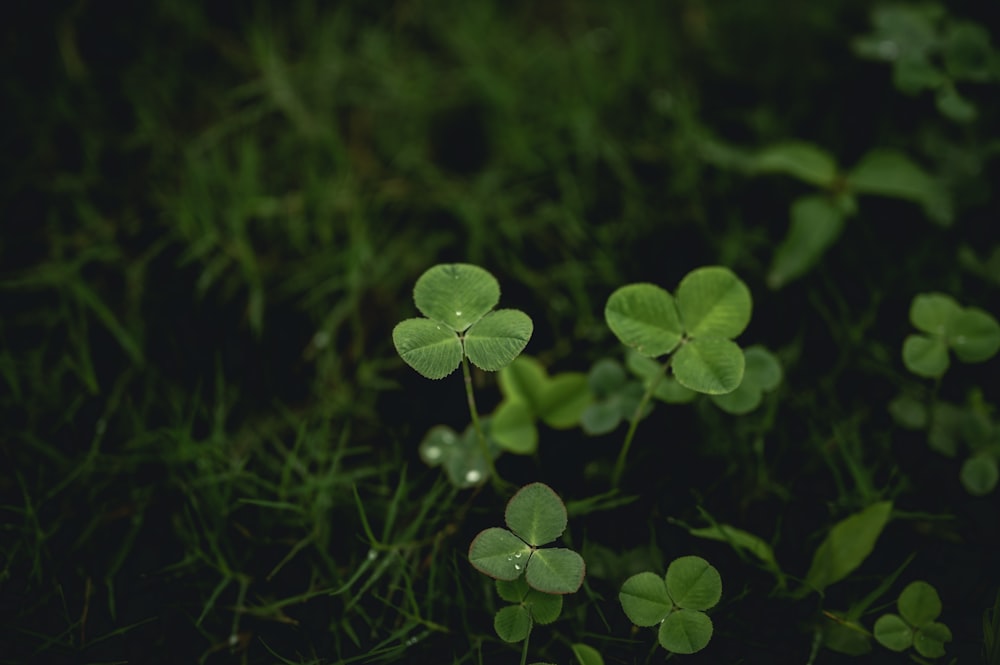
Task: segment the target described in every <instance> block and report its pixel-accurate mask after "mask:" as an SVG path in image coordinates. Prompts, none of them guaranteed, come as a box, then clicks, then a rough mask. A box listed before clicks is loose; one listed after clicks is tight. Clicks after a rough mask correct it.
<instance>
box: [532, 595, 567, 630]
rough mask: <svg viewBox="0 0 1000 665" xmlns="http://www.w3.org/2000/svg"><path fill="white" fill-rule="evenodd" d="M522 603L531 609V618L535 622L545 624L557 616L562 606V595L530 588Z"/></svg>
mask: <svg viewBox="0 0 1000 665" xmlns="http://www.w3.org/2000/svg"><path fill="white" fill-rule="evenodd" d="M524 604H525V606H526V607H527V608H528V609H529V610H530V611H531V618H532V619H534V620H535V622H536V623H539V624H542V625H545V624H548V623H552V622H553V621H555V620H556V619H558V618H559V614H560V612H562V607H563V597H562V596H559V595H555V594H551V593H543V592H541V591H536V590H535V589H532V590H531V591H529V592H528V595H527V596H525V599H524Z"/></svg>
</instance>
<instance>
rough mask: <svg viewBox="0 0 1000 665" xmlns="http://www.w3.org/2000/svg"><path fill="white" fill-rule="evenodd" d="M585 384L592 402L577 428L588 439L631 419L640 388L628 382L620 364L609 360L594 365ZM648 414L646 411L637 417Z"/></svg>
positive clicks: (638, 398) (635, 383) (636, 406)
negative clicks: (579, 428) (586, 435)
mask: <svg viewBox="0 0 1000 665" xmlns="http://www.w3.org/2000/svg"><path fill="white" fill-rule="evenodd" d="M657 367H658V366H657ZM587 384H588V387H589V389H590V392H591V394H592V395H593V400H592V401H591V403H590V404H588V405H587V407H586V408H585V409H584V410H583V413H582V414H580V427H581V428H582V429H583V431H584V432H586V433H587V434H590V435H592V436H598V435H601V434H607V433H608V432H611V431H613V430H614V429H615V428H616V427H618V425H619V424H620V423H621V422H622V421H623V420H628V419H629V418H631V417H632V415H633V414H634V413H635V412H636V409H637V408H638V407H639V404H640V403H641V402H642V394H643V388H642V385H641V384H640V383H639V382H638V381H632V380H629V378H628V375H627V374H626V373H625V370H624V369H623V368H622V366H621V363H619V362H618V361H617V360H613V359H611V358H602V359H601V360H598V361H597V362H596V363H594V366H593V367H591V368H590V373H589V374H587ZM648 412H649V409H648V408H646V409H645V410H644V411H643V413H642V414H641V415H640V417H644V416H645V415H647V414H648Z"/></svg>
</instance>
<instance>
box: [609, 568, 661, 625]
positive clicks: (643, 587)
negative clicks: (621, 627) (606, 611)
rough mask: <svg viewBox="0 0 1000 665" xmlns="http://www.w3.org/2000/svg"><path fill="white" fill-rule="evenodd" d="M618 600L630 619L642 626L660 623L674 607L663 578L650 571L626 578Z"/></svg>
mask: <svg viewBox="0 0 1000 665" xmlns="http://www.w3.org/2000/svg"><path fill="white" fill-rule="evenodd" d="M618 601H619V602H620V603H621V604H622V609H623V610H624V611H625V615H626V616H627V617H628V618H629V621H631V622H632V623H634V624H635V625H637V626H642V627H648V626H655V625H656V624H658V623H660V622H661V621H663V619H665V618H666V616H667V615H668V614H670V612H671V611H672V610H673V607H674V604H673V601H672V600H671V599H670V595H669V594H668V593H667V587H666V584H665V583H664V581H663V578H662V577H660V576H659V575H656V574H654V573H650V572H644V573H638V574H637V575H633V576H632V577H630V578H628V579H627V580H625V583H624V584H622V588H621V591H620V592H619V593H618Z"/></svg>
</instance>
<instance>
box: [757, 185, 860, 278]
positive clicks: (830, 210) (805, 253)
mask: <svg viewBox="0 0 1000 665" xmlns="http://www.w3.org/2000/svg"><path fill="white" fill-rule="evenodd" d="M789 218H790V221H789V226H788V233H787V234H786V235H785V237H784V239H783V240H782V241H781V244H779V245H778V248H777V249H776V250H775V252H774V258H773V259H771V267H770V269H769V270H768V273H767V283H768V285H769V286H770V287H771V288H773V289H778V288H781V287H782V286H784V285H785V284H787V283H788V282H790V281H792V280H794V279H797V278H798V277H801V276H802V275H804V274H805V273H807V272H809V271H810V270H811V269H812V268H813V267H814V266H815V265H816V264H817V263H819V261H820V259H821V258H823V254H825V253H826V250H827V249H829V248H830V246H831V245H833V243H835V242H836V241H837V238H839V237H840V234H841V233H842V232H843V230H844V212H843V211H842V210H841V209H840V208H838V207H837V206H836V205H835V204H834V202H833V201H831V200H830V199H829V198H827V197H825V196H803V197H801V198H798V199H796V200H795V201H794V202H793V203H792V207H791V211H790V213H789Z"/></svg>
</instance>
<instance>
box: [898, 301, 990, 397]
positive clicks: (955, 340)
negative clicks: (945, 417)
mask: <svg viewBox="0 0 1000 665" xmlns="http://www.w3.org/2000/svg"><path fill="white" fill-rule="evenodd" d="M910 323H912V324H913V326H914V327H915V328H917V329H918V330H920V331H921V334H913V335H909V336H907V338H906V339H905V340H904V341H903V363H904V364H905V365H906V368H907V369H908V370H910V371H911V372H913V373H914V374H916V375H917V376H922V377H926V378H940V377H942V376H944V373H945V372H946V371H947V370H948V366H949V364H950V361H949V355H948V351H949V349H950V350H951V351H953V352H954V353H955V356H956V357H957V358H958V359H959V360H961V361H962V362H964V363H980V362H985V361H986V360H989V359H990V358H992V357H993V356H994V355H996V353H997V351H998V350H1000V324H998V323H997V320H996V319H995V318H993V316H992V315H990V314H989V313H988V312H985V311H983V310H981V309H978V308H976V307H962V306H960V305H959V304H958V303H957V302H955V300H954V299H953V298H951V297H950V296H947V295H945V294H943V293H922V294H920V295H917V296H915V297H914V298H913V302H912V304H911V305H910Z"/></svg>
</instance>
